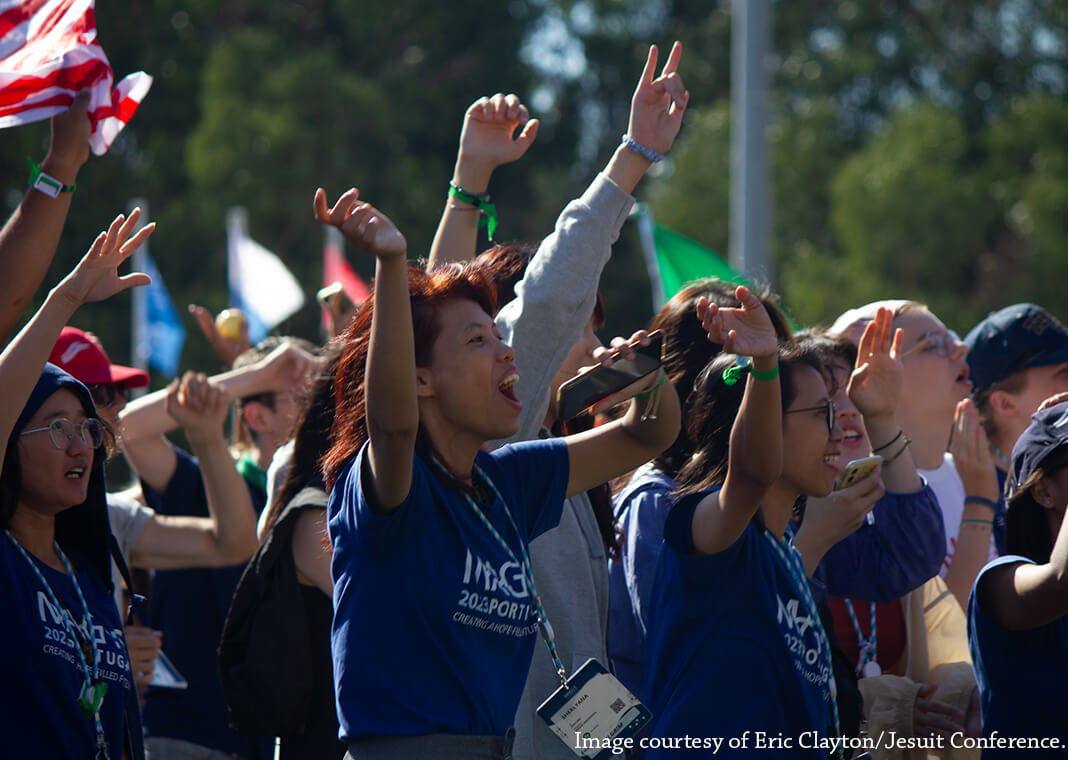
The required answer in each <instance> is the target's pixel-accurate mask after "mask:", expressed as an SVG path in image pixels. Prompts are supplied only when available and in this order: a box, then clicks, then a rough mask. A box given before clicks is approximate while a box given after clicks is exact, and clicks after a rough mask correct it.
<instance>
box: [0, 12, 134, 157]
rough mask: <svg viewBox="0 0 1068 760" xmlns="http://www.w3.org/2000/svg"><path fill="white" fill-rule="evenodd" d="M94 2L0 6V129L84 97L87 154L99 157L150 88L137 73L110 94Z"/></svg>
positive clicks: (37, 117)
mask: <svg viewBox="0 0 1068 760" xmlns="http://www.w3.org/2000/svg"><path fill="white" fill-rule="evenodd" d="M93 2H94V0H21V1H19V0H0V128H3V127H13V126H16V125H19V124H29V123H30V122H33V121H38V120H40V119H47V118H48V117H50V116H54V115H55V114H57V113H60V112H62V111H65V110H66V109H67V108H69V107H70V104H71V102H72V101H73V100H74V97H75V96H76V95H77V94H78V93H79V92H81V91H82V90H89V121H90V122H91V124H92V125H93V131H92V133H91V134H90V136H89V147H90V148H91V149H92V151H93V153H95V154H96V155H98V156H100V155H103V154H104V153H106V152H107V149H108V148H109V147H110V146H111V143H112V141H113V140H114V139H115V137H116V136H117V135H118V134H119V131H120V130H121V129H122V128H123V127H124V126H125V125H126V122H128V121H129V120H130V117H132V116H133V114H134V111H136V110H137V106H138V104H140V102H141V101H142V100H143V99H144V97H145V95H146V94H147V93H148V89H149V87H151V86H152V77H150V76H149V75H148V74H145V73H144V72H143V71H138V72H136V73H134V74H130V75H129V76H127V77H126V78H124V79H123V80H122V81H121V82H119V83H118V85H116V86H115V88H114V89H112V82H113V80H114V75H113V74H112V71H111V66H110V64H108V59H107V56H106V55H104V50H103V48H101V47H100V43H98V42H97V41H96V17H95V16H94V14H93Z"/></svg>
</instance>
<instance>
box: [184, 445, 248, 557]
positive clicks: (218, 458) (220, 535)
mask: <svg viewBox="0 0 1068 760" xmlns="http://www.w3.org/2000/svg"><path fill="white" fill-rule="evenodd" d="M187 437H188V439H189V445H190V447H191V448H192V449H193V454H195V455H196V457H197V462H198V463H199V464H200V475H201V478H202V479H203V481H204V492H205V495H206V496H207V501H208V513H209V514H210V515H211V518H212V522H213V525H214V530H213V531H212V536H213V538H214V550H215V553H216V554H218V555H220V556H222V557H225V558H226V559H227V561H232V562H234V563H236V562H241V561H244V560H246V559H248V558H249V557H251V556H252V554H253V552H255V551H256V545H257V542H256V514H255V510H254V509H253V506H252V499H251V497H250V496H249V492H248V487H247V486H246V485H245V481H244V479H243V478H242V477H241V475H240V474H239V473H238V472H237V468H236V467H234V461H233V459H232V458H231V456H230V452H229V451H228V450H227V447H226V441H225V440H224V439H223V437H222V432H221V431H219V433H217V434H202V433H193V432H189V431H187Z"/></svg>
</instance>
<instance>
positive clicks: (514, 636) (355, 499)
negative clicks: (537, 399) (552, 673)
mask: <svg viewBox="0 0 1068 760" xmlns="http://www.w3.org/2000/svg"><path fill="white" fill-rule="evenodd" d="M366 451H367V447H366V445H365V446H364V447H363V448H362V449H361V450H360V453H359V455H357V456H356V457H355V458H354V459H353V460H352V462H350V463H349V464H348V466H347V467H346V469H345V470H344V471H343V472H342V474H341V477H340V478H338V481H337V482H336V483H335V484H334V487H333V489H332V490H331V491H330V501H329V503H328V505H327V515H328V521H329V530H330V538H331V540H332V541H333V544H334V556H333V560H332V562H331V574H332V576H333V579H334V625H333V632H332V645H333V652H334V683H335V684H336V690H337V707H338V717H339V718H340V723H341V732H340V736H341V738H342V739H345V740H349V741H352V740H355V739H358V738H360V737H364V736H371V735H385V736H409V735H415V734H431V733H448V734H476V735H478V734H481V735H486V734H495V735H498V736H500V735H503V734H504V733H505V731H506V730H507V729H508V727H509V726H511V725H512V720H513V719H514V718H515V713H516V708H517V707H518V706H519V699H520V696H521V695H522V692H523V685H524V683H525V682H526V678H527V671H528V670H529V668H530V658H531V653H532V652H533V649H534V645H535V643H536V637H537V621H536V619H535V616H534V612H533V609H532V607H531V604H530V597H529V594H528V592H527V587H526V586H527V584H526V581H525V579H524V575H523V570H522V567H521V566H520V565H518V564H516V563H515V562H513V561H512V559H511V558H510V557H509V556H508V554H507V553H506V552H505V551H504V549H503V548H502V547H501V546H500V544H498V543H497V541H496V539H495V538H494V537H493V535H492V534H491V533H490V532H489V530H487V528H486V526H485V525H484V524H483V523H482V521H481V520H479V518H478V516H477V515H476V514H475V513H474V510H472V509H471V506H470V505H469V504H468V503H467V501H466V500H465V499H464V498H463V496H462V495H461V494H460V493H459V492H458V491H457V490H456V489H455V488H454V487H452V486H451V485H446V484H445V482H443V480H442V479H441V478H440V477H439V476H438V475H437V474H436V472H435V471H433V470H431V467H432V465H428V463H426V462H425V461H423V459H422V458H421V457H420V456H415V457H414V458H413V465H412V483H411V490H410V491H409V492H408V497H407V499H405V501H404V503H403V504H401V506H400V507H398V508H397V509H396V511H394V512H392V513H391V514H388V515H384V514H376V513H375V512H373V511H372V510H371V508H370V506H369V505H368V503H367V500H366V497H365V494H364V490H363V486H362V483H361V475H362V473H361V470H362V467H361V466H360V463H361V462H363V461H364V457H365V452H366ZM475 462H476V463H477V464H478V466H479V467H481V468H482V470H483V471H484V472H485V473H486V474H487V475H488V476H489V478H490V479H491V480H492V481H493V483H494V485H496V487H497V489H498V490H499V491H500V493H501V496H502V497H503V499H504V501H505V503H506V504H507V506H508V509H509V511H510V512H511V514H512V518H513V519H514V520H515V522H516V524H517V526H518V528H519V531H520V532H521V533H522V534H523V535H522V536H519V537H517V536H516V531H515V529H514V528H513V527H512V525H511V523H510V522H509V520H508V518H507V516H506V515H505V512H504V506H503V505H502V504H501V503H500V500H497V501H495V503H494V504H493V505H492V506H490V507H487V506H486V505H484V504H480V505H479V506H480V508H481V509H482V511H483V513H484V514H485V516H486V517H487V519H489V521H490V523H491V524H492V525H493V527H494V528H495V529H496V530H497V532H498V533H499V534H500V535H501V537H503V538H504V540H505V541H506V542H507V543H508V546H509V547H510V548H511V550H512V552H513V553H514V554H515V556H516V558H517V559H519V560H520V561H522V554H521V552H520V547H519V541H520V540H522V541H523V542H524V543H529V542H530V540H531V539H532V538H534V537H535V536H538V535H540V534H541V533H544V532H545V531H546V530H548V529H550V528H553V527H555V526H556V524H557V523H558V522H559V521H560V513H561V510H562V509H563V503H564V497H565V495H566V491H567V482H568V478H569V475H570V470H569V460H568V454H567V445H566V444H565V442H564V441H563V440H561V439H549V440H543V441H524V442H522V443H516V444H512V445H508V446H503V447H501V448H499V449H497V450H496V451H493V452H492V453H486V452H479V453H478V456H477V457H476V459H475ZM536 581H537V578H536V577H535V582H536ZM540 656H544V657H548V654H547V653H545V652H541V653H540ZM546 696H548V695H546Z"/></svg>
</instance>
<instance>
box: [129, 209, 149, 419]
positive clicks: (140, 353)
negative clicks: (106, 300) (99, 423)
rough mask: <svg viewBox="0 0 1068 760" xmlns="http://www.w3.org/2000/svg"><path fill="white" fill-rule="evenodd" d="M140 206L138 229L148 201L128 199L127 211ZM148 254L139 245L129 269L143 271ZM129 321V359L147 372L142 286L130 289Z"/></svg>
mask: <svg viewBox="0 0 1068 760" xmlns="http://www.w3.org/2000/svg"><path fill="white" fill-rule="evenodd" d="M137 207H140V208H141V222H140V224H139V225H138V229H140V228H141V227H144V226H145V224H147V223H148V220H150V219H151V217H150V216H149V214H148V201H147V200H145V199H144V198H134V199H133V200H131V201H130V204H129V208H128V209H127V213H129V212H130V211H133V210H134V209H135V208H137ZM147 255H148V244H147V243H146V244H145V245H143V246H141V247H140V248H138V249H137V250H136V251H134V253H133V256H132V257H131V259H132V260H131V271H134V272H143V271H145V257H146V256H147ZM130 293H131V298H132V300H131V302H130V309H131V312H132V314H131V322H132V327H133V334H132V335H131V336H130V361H131V362H132V363H133V366H135V367H137V368H138V369H141V370H144V371H145V372H148V356H149V354H150V353H151V349H150V347H149V345H148V340H149V338H148V329H147V327H148V293H146V292H145V289H144V288H133V289H132V290H131V291H130ZM147 390H148V389H147V388H134V389H133V390H132V395H133V396H134V397H135V398H136V397H138V396H141V395H143V394H144V393H145V392H146V391H147Z"/></svg>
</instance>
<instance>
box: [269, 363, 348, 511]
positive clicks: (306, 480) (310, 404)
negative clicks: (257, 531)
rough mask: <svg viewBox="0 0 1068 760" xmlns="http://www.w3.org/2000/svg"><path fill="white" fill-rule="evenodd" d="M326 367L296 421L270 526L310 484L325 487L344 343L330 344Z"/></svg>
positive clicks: (272, 504) (271, 505)
mask: <svg viewBox="0 0 1068 760" xmlns="http://www.w3.org/2000/svg"><path fill="white" fill-rule="evenodd" d="M327 352H328V358H327V363H326V366H325V367H324V368H323V371H322V372H321V373H320V375H319V376H318V377H317V378H316V379H315V384H314V385H313V386H312V388H311V390H310V391H309V393H308V399H307V403H306V404H305V405H304V408H303V409H302V410H301V412H300V416H299V417H298V418H297V421H296V432H295V433H294V434H293V456H292V458H291V459H290V460H289V469H288V470H286V476H285V480H283V481H282V485H281V486H280V487H279V488H278V491H277V492H276V493H275V495H274V498H273V499H272V500H271V503H270V504H269V505H268V507H267V518H266V524H267V529H268V530H270V528H271V527H272V526H273V525H274V524H275V523H276V522H277V521H278V516H279V515H280V514H282V510H284V509H285V508H286V505H287V504H289V502H290V501H292V500H293V497H294V496H296V495H297V493H298V492H299V491H300V490H301V489H302V488H305V487H307V486H316V487H319V488H323V489H325V487H326V486H325V484H324V483H323V476H322V471H321V469H320V468H321V463H322V459H323V455H324V454H326V452H327V450H328V449H329V448H330V428H331V425H332V424H333V421H334V376H335V375H336V373H337V365H338V362H339V361H340V359H341V346H340V345H338V344H331V345H330V346H329V347H328V348H327Z"/></svg>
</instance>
